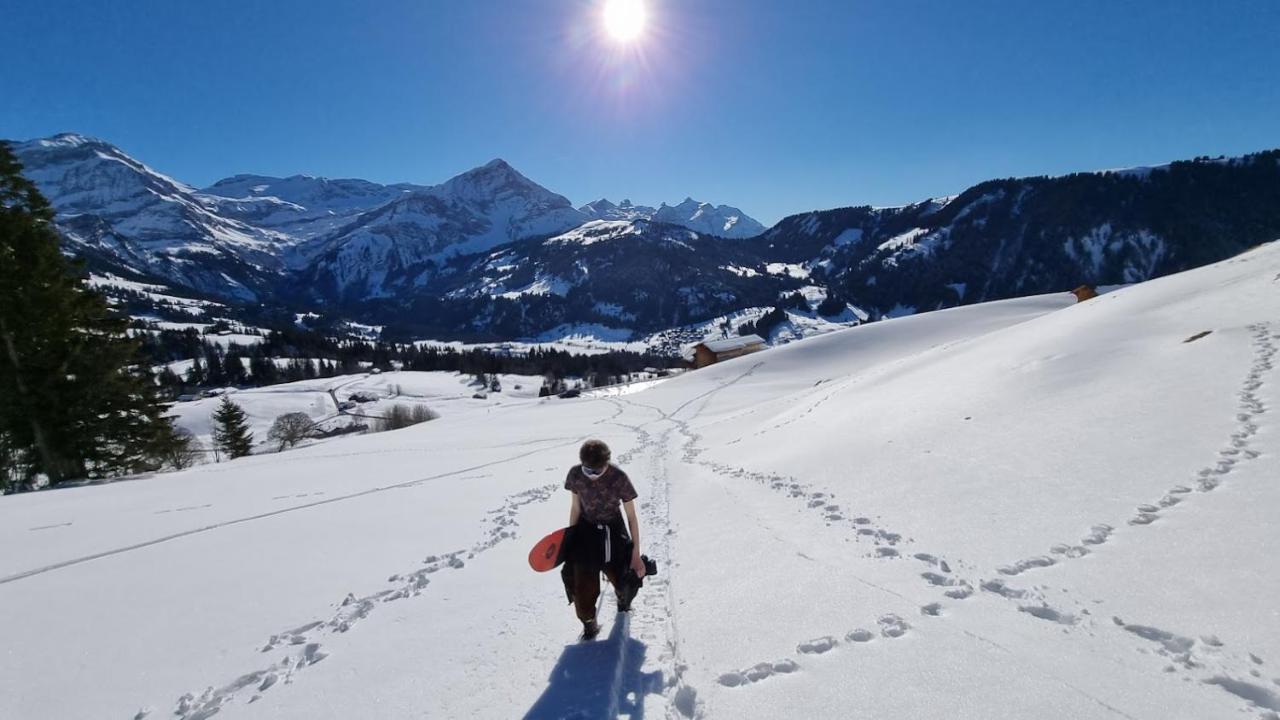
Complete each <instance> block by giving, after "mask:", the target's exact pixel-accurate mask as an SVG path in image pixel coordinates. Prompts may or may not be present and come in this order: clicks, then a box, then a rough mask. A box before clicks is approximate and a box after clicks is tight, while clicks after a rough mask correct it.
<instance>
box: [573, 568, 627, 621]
mask: <svg viewBox="0 0 1280 720" xmlns="http://www.w3.org/2000/svg"><path fill="white" fill-rule="evenodd" d="M600 572H601V571H600V570H592V569H591V568H587V567H583V566H582V565H574V566H573V609H574V611H575V612H577V614H578V619H579V620H581V621H582V622H586V621H588V620H595V619H596V602H597V601H598V600H599V599H600ZM604 574H605V577H607V578H609V584H610V585H612V586H613V587H614V590H615V591H616V590H617V588H618V572H617V570H615V569H614V568H612V567H605V568H604Z"/></svg>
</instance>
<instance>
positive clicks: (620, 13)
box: [604, 0, 646, 42]
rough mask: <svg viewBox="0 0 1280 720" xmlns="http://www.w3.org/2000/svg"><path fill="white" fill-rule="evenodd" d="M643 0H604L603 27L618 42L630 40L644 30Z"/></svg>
mask: <svg viewBox="0 0 1280 720" xmlns="http://www.w3.org/2000/svg"><path fill="white" fill-rule="evenodd" d="M645 19H646V17H645V8H644V0H605V3H604V29H605V31H606V32H608V33H609V37H611V38H613V39H614V40H616V41H618V42H631V41H633V40H635V39H636V38H638V37H640V34H641V33H643V32H644V24H645Z"/></svg>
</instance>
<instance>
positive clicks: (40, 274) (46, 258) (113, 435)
mask: <svg viewBox="0 0 1280 720" xmlns="http://www.w3.org/2000/svg"><path fill="white" fill-rule="evenodd" d="M20 172H21V165H20V164H19V163H18V161H17V159H16V158H15V157H14V155H13V153H12V151H11V150H10V149H9V147H8V145H6V144H5V143H2V142H0V397H2V398H4V402H2V403H0V439H3V443H4V445H5V452H4V453H0V455H3V456H4V457H5V458H8V459H7V460H6V466H5V467H0V476H7V478H6V479H7V480H9V481H13V482H15V483H16V484H18V485H29V484H30V482H31V481H32V480H34V479H35V477H36V476H37V475H41V474H43V475H45V476H46V477H47V478H48V480H49V482H50V483H51V484H57V483H59V482H62V481H64V480H69V479H74V478H86V477H106V476H110V475H117V474H121V473H128V472H136V471H140V470H145V469H151V468H153V467H155V464H156V459H155V457H154V455H153V449H154V445H153V444H154V442H155V440H156V439H157V437H159V436H160V435H162V434H164V433H168V432H171V431H172V426H171V425H170V422H169V419H167V418H162V417H161V412H162V410H163V407H162V406H161V405H160V404H159V402H157V400H156V397H155V392H156V386H155V382H154V380H153V379H152V377H151V376H150V374H149V373H148V372H147V371H146V369H145V365H143V364H142V363H141V362H139V361H140V359H141V358H140V357H139V354H138V349H139V344H138V342H137V341H136V340H133V339H131V338H129V337H128V335H127V330H128V321H127V319H125V318H123V317H120V316H118V315H116V314H114V313H113V312H112V311H111V309H110V307H109V306H108V305H107V303H106V301H105V300H104V299H103V297H102V296H101V295H99V294H98V293H96V292H94V291H93V290H92V289H90V288H89V287H88V286H87V285H86V284H85V283H84V282H83V280H82V279H81V278H80V277H79V276H78V274H77V273H76V269H77V268H76V267H75V266H73V265H71V264H69V263H68V262H67V260H66V259H65V258H64V257H63V255H62V252H61V249H60V240H59V236H58V233H57V231H56V230H55V228H54V226H53V211H52V209H51V208H50V207H49V204H48V202H47V201H46V200H45V199H44V198H43V197H42V196H41V195H40V193H39V192H38V191H37V190H36V188H35V185H33V184H32V183H31V182H30V181H29V180H27V179H26V178H24V177H22V175H21V174H20Z"/></svg>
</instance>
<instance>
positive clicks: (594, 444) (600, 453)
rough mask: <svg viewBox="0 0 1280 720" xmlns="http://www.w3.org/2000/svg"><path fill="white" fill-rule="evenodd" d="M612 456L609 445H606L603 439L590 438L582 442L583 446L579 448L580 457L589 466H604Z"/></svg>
mask: <svg viewBox="0 0 1280 720" xmlns="http://www.w3.org/2000/svg"><path fill="white" fill-rule="evenodd" d="M612 456H613V454H612V453H610V452H609V446H608V445H605V444H604V441H603V440H588V441H586V442H584V443H582V448H581V449H579V450H578V459H579V460H581V461H582V464H583V465H586V466H587V467H589V468H602V467H604V466H605V465H606V464H607V463H608V462H609V458H610V457H612Z"/></svg>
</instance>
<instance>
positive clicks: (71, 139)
mask: <svg viewBox="0 0 1280 720" xmlns="http://www.w3.org/2000/svg"><path fill="white" fill-rule="evenodd" d="M36 142H38V143H39V144H40V145H42V146H44V147H59V146H62V147H79V146H81V145H102V146H106V147H111V148H114V147H115V146H113V145H111V143H108V142H106V141H104V140H99V139H98V138H95V137H89V136H88V135H81V134H80V133H70V132H66V133H58V134H57V135H54V136H52V137H47V138H43V139H41V140H37V141H36Z"/></svg>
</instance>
